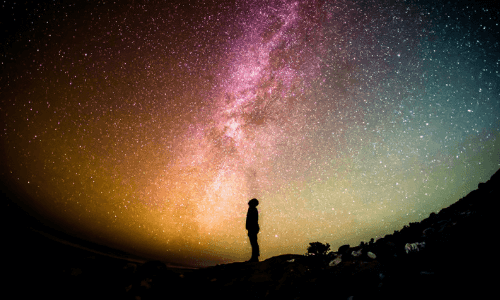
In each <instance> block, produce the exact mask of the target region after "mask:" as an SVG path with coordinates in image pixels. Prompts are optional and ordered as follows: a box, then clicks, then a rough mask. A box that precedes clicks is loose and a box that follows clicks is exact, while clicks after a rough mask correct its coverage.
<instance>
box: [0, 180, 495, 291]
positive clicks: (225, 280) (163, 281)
mask: <svg viewBox="0 0 500 300" xmlns="http://www.w3.org/2000/svg"><path fill="white" fill-rule="evenodd" d="M499 196H500V171H499V172H497V173H496V174H495V175H494V176H493V177H492V178H491V179H490V180H489V181H488V182H486V183H482V184H480V185H479V187H478V189H477V190H475V191H473V192H471V193H470V194H469V195H467V196H466V197H464V198H463V199H460V200H459V201H457V202H456V203H454V204H453V205H451V206H449V207H447V208H444V209H442V210H441V211H440V212H439V213H437V214H436V213H433V214H431V215H430V216H429V217H428V218H426V219H425V220H423V221H421V222H419V223H411V224H408V226H405V227H404V228H402V229H401V230H400V231H396V232H394V234H392V235H387V236H385V237H384V238H382V239H379V240H377V241H372V242H367V243H362V244H361V245H357V246H355V247H351V246H349V245H345V246H342V247H340V248H339V250H338V251H337V252H332V253H330V254H328V255H325V256H304V255H295V254H286V255H280V256H277V257H272V258H269V259H267V260H265V261H262V262H258V263H231V264H225V265H217V266H214V267H208V268H203V269H196V270H189V269H171V268H167V267H166V265H165V264H163V263H161V262H159V261H150V262H146V263H130V262H126V261H123V260H119V259H112V258H109V257H104V256H99V255H93V254H89V253H88V252H85V251H83V250H76V249H71V250H70V249H69V248H68V249H60V251H59V252H58V251H53V249H52V250H51V251H50V253H49V252H47V253H43V251H42V252H41V253H40V254H39V256H33V255H31V256H30V255H29V253H33V252H34V251H31V250H29V249H25V250H22V251H26V252H27V253H10V254H9V256H6V257H10V258H9V259H8V261H6V262H5V264H6V268H4V274H8V278H9V279H7V280H4V286H5V288H4V292H5V293H6V294H12V295H16V297H13V298H21V299H23V298H28V297H32V296H33V295H37V296H49V297H50V298H52V299H54V298H56V299H75V298H76V299H96V298H97V299H168V298H174V299H176V298H180V297H182V298H183V299H195V298H196V299H198V298H200V297H201V298H206V297H211V296H215V297H217V299H314V298H328V299H374V298H376V299H378V298H383V299H480V298H483V297H487V296H489V295H490V293H492V292H493V287H494V286H495V285H494V283H493V282H492V281H493V279H494V278H496V275H494V274H495V271H494V270H490V269H492V268H494V261H496V259H495V254H496V251H495V246H494V245H495V243H494V242H492V241H493V237H495V236H496V233H495V232H494V231H493V230H494V227H493V226H494V224H495V223H494V222H493V219H494V217H493V209H494V204H493V203H494V202H496V200H498V199H500V197H499ZM35 243H36V241H35ZM54 243H55V242H54ZM60 247H62V246H60ZM68 247H69V246H68ZM16 251H17V250H16ZM68 251H71V253H72V255H71V256H70V257H68V255H67V253H68ZM35 252H40V251H35ZM61 253H65V254H66V255H64V256H63V255H61ZM16 255H17V257H23V258H24V259H19V260H16V259H15V257H16ZM26 257H30V258H29V259H26ZM42 257H43V259H41V258H42Z"/></svg>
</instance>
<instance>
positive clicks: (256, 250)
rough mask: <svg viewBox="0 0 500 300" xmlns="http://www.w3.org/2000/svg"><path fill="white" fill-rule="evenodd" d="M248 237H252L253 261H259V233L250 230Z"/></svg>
mask: <svg viewBox="0 0 500 300" xmlns="http://www.w3.org/2000/svg"><path fill="white" fill-rule="evenodd" d="M248 237H249V239H250V245H251V246H252V258H251V259H250V260H251V261H258V260H259V256H260V249H259V243H258V242H257V233H254V232H248Z"/></svg>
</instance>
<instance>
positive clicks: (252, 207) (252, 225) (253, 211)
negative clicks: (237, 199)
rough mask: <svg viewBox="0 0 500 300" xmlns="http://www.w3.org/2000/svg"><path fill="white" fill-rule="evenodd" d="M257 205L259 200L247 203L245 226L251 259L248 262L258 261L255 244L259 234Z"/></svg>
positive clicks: (256, 244) (257, 251)
mask: <svg viewBox="0 0 500 300" xmlns="http://www.w3.org/2000/svg"><path fill="white" fill-rule="evenodd" d="M257 205H259V200H257V199H255V198H254V199H252V200H250V201H249V202H248V206H249V207H248V213H247V225H246V228H247V230H248V238H249V239H250V245H252V258H251V259H250V260H249V262H258V261H259V255H260V251H259V244H258V243H257V233H259V230H260V228H259V211H258V210H257Z"/></svg>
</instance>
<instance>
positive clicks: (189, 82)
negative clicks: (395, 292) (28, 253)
mask: <svg viewBox="0 0 500 300" xmlns="http://www.w3.org/2000/svg"><path fill="white" fill-rule="evenodd" d="M1 11H2V12H1V14H2V17H1V18H0V19H1V21H0V22H1V23H0V24H1V25H0V28H1V32H2V36H3V38H2V39H3V40H2V43H1V45H2V46H1V53H0V54H1V57H0V63H1V65H0V70H1V74H0V101H1V106H0V115H1V118H0V125H1V132H0V137H1V139H0V143H1V150H2V159H1V165H0V166H1V169H0V172H1V178H2V185H3V187H4V188H8V189H10V190H13V191H17V193H18V194H19V195H20V196H19V199H20V200H18V201H20V202H22V204H23V205H24V207H27V208H28V209H31V211H32V212H33V213H34V214H36V216H37V218H40V219H41V220H44V221H45V222H48V223H50V224H51V226H55V227H57V228H59V229H61V230H64V231H65V232H68V233H71V234H72V235H75V236H78V237H81V238H84V239H88V240H90V241H93V242H95V243H100V244H104V245H107V246H110V247H114V248H119V249H122V250H125V251H128V252H130V253H134V254H137V255H142V256H144V257H151V258H160V259H163V260H170V261H176V262H184V263H187V264H191V265H196V266H206V265H211V264H215V262H222V261H223V262H230V261H244V260H248V259H249V258H250V255H251V248H250V244H249V242H248V236H247V232H246V230H245V218H246V213H247V209H248V204H247V203H248V201H249V200H250V199H251V198H257V199H259V201H260V205H259V206H258V209H259V223H260V228H261V231H260V233H259V236H258V238H259V244H260V248H261V260H263V259H266V258H269V257H272V256H276V255H280V254H287V253H296V254H304V253H306V252H307V247H308V245H309V243H311V242H316V241H320V242H323V243H329V244H330V245H331V246H332V250H337V248H338V247H339V246H341V245H343V244H351V245H357V244H359V242H360V241H369V240H370V238H377V237H381V236H384V235H386V234H390V233H392V232H393V231H394V230H398V229H401V228H402V227H403V226H404V225H407V224H408V223H410V222H417V221H420V220H422V219H425V218H427V217H428V216H429V214H430V213H431V212H438V211H439V210H440V209H441V208H443V207H446V206H448V205H450V204H451V203H454V202H456V201H457V200H458V199H460V198H461V197H463V196H465V195H466V194H467V193H468V192H470V191H471V190H473V189H476V188H477V184H478V183H479V182H485V181H486V180H488V179H489V178H490V176H491V175H492V174H493V173H494V172H495V171H496V170H498V169H499V168H500V132H499V130H500V86H499V82H500V81H499V78H500V44H499V39H498V37H500V24H499V23H500V13H499V12H498V11H496V10H494V9H493V7H490V4H487V2H486V1H485V2H484V3H483V2H480V1H474V2H473V1H464V4H462V3H461V1H450V2H448V3H446V2H444V1H397V0H396V1H384V0H377V1H375V0H373V1H368V0H352V1H347V0H339V1H333V0H332V1H313V0H311V1H308V0H304V1H292V0H282V1H274V0H269V1H262V0H258V1H251V0H250V1H249V0H247V1H238V0H235V1H140V0H138V1H116V2H113V1H92V0H88V1H58V0H55V1H41V3H38V1H33V2H29V1H24V2H22V1H4V2H3V3H2V4H1Z"/></svg>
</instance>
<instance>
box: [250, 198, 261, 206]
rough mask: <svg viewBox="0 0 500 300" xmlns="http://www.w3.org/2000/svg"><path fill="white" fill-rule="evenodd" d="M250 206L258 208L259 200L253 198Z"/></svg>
mask: <svg viewBox="0 0 500 300" xmlns="http://www.w3.org/2000/svg"><path fill="white" fill-rule="evenodd" d="M248 205H250V206H257V205H259V200H257V199H255V198H253V199H252V200H250V201H248Z"/></svg>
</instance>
